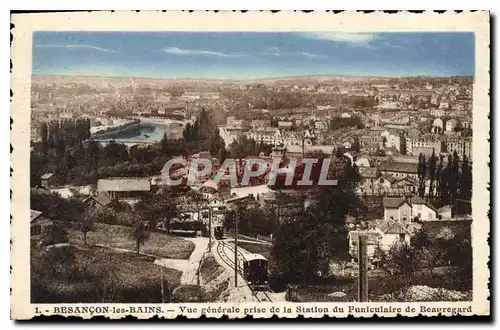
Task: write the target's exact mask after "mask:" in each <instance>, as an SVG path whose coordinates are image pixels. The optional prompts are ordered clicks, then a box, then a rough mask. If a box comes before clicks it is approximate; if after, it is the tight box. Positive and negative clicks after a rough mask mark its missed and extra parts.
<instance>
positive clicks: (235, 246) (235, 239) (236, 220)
mask: <svg viewBox="0 0 500 330" xmlns="http://www.w3.org/2000/svg"><path fill="white" fill-rule="evenodd" d="M239 217H240V209H239V207H238V206H237V208H236V217H235V221H234V287H235V288H237V287H238V220H239Z"/></svg>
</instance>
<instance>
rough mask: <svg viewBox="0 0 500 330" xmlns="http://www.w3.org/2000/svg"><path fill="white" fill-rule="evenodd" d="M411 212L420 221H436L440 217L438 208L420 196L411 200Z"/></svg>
mask: <svg viewBox="0 0 500 330" xmlns="http://www.w3.org/2000/svg"><path fill="white" fill-rule="evenodd" d="M411 212H412V217H413V219H416V218H418V220H419V221H434V220H436V219H437V218H438V217H437V216H438V210H437V209H436V208H435V207H434V206H432V205H431V204H429V203H427V202H426V201H424V200H423V199H422V198H420V197H415V198H414V199H413V200H412V201H411Z"/></svg>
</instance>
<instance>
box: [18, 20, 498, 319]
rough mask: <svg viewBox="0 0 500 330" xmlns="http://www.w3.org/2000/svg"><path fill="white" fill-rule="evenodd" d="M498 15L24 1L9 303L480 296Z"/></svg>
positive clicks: (152, 311) (375, 311)
mask: <svg viewBox="0 0 500 330" xmlns="http://www.w3.org/2000/svg"><path fill="white" fill-rule="evenodd" d="M489 21H490V14H489V12H487V11H475V12H460V13H455V12H451V11H450V12H442V13H437V12H422V13H411V12H398V13H392V14H389V13H384V12H371V13H363V12H341V13H333V12H310V13H305V12H276V13H271V12H252V11H248V12H229V11H228V12H224V11H222V12H182V11H178V12H176V11H172V12H159V11H158V12H155V11H151V12H147V11H146V12H132V11H131V12H125V11H124V12H104V11H102V12H97V11H96V12H74V13H72V12H64V13H63V12H59V13H57V12H53V13H31V14H28V13H25V14H12V15H11V22H12V29H11V33H12V37H13V39H12V44H11V58H12V74H11V88H12V92H13V95H12V97H11V104H12V106H11V117H12V120H13V123H12V126H11V144H12V148H13V150H12V152H11V168H12V173H11V187H12V193H11V206H12V207H11V213H12V214H11V215H12V221H11V235H12V241H11V242H12V243H11V318H12V319H16V320H26V319H32V318H34V317H38V316H42V315H45V316H47V315H61V316H65V317H69V316H76V317H82V318H84V319H90V318H92V317H95V316H105V317H108V318H111V319H119V318H124V317H125V316H129V315H130V316H134V317H137V318H140V319H148V318H152V317H159V318H165V319H172V318H176V317H177V316H186V317H187V318H191V319H192V318H199V317H201V316H205V317H209V318H221V317H223V316H227V317H228V318H229V319H235V318H243V317H245V316H247V315H251V316H253V317H254V318H270V317H272V316H273V315H276V316H278V317H281V318H297V317H298V316H303V317H306V318H311V317H312V318H321V317H323V316H325V315H327V316H330V317H337V318H344V317H348V316H354V317H355V318H357V317H363V318H367V317H368V318H370V317H373V316H378V317H384V318H392V317H396V316H397V315H402V316H406V317H415V316H418V315H423V316H438V315H439V316H454V315H462V316H472V315H483V316H488V315H490V300H489V297H490V292H489V288H488V284H489V281H490V271H489V268H488V261H489V258H490V248H489V245H488V237H489V228H490V221H489V209H490V204H489V203H490V193H489V190H488V187H489V181H490V171H489V166H488V164H489V157H490V155H489V150H490V148H489V141H488V138H489V128H490V122H489V112H490V99H489V90H490V85H489V81H490V75H489V70H490V55H489V54H490V53H489V47H490V23H489ZM473 132H474V133H473ZM354 321H355V320H354Z"/></svg>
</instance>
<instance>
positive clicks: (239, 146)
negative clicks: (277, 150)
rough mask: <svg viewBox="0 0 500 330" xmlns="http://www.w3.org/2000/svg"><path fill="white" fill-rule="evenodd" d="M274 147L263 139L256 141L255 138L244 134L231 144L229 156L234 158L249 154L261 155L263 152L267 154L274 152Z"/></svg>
mask: <svg viewBox="0 0 500 330" xmlns="http://www.w3.org/2000/svg"><path fill="white" fill-rule="evenodd" d="M272 150H273V147H272V146H271V145H269V144H266V143H264V142H262V141H259V142H256V141H255V140H254V139H249V138H247V137H246V136H244V135H242V136H240V137H239V138H238V140H237V141H234V142H233V143H231V144H230V145H229V156H231V157H232V158H237V159H241V158H245V157H248V156H259V155H260V154H261V153H263V154H264V155H266V156H269V154H270V153H271V152H272Z"/></svg>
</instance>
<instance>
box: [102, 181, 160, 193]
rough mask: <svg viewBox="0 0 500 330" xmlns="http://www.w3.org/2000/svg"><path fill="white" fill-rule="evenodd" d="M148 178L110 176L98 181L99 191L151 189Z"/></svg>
mask: <svg viewBox="0 0 500 330" xmlns="http://www.w3.org/2000/svg"><path fill="white" fill-rule="evenodd" d="M150 189H151V182H150V181H149V179H148V178H108V179H99V181H97V191H99V192H101V191H150Z"/></svg>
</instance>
